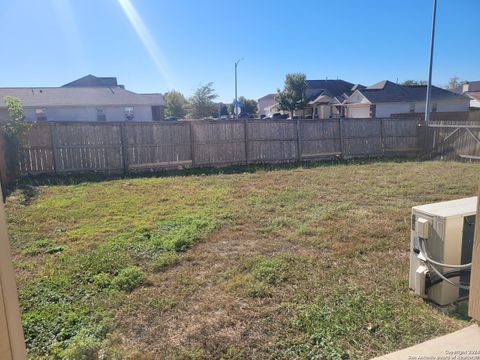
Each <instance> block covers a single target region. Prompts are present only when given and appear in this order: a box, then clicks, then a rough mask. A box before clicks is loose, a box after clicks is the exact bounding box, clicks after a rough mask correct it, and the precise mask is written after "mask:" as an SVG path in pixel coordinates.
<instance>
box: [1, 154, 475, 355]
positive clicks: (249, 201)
mask: <svg viewBox="0 0 480 360" xmlns="http://www.w3.org/2000/svg"><path fill="white" fill-rule="evenodd" d="M245 170H248V171H246V172H242V170H240V171H239V172H237V173H231V174H226V173H225V174H221V173H220V174H219V173H216V174H212V173H210V174H201V173H198V172H197V174H191V175H188V176H182V175H175V174H174V175H171V176H164V177H138V178H126V179H110V180H109V179H105V180H103V181H99V180H98V179H92V180H91V181H87V180H84V181H80V180H78V179H64V180H62V181H58V180H57V181H56V182H55V183H56V184H55V183H53V182H52V183H51V184H50V185H45V184H47V182H46V181H43V182H42V184H43V185H35V186H33V185H29V186H23V187H21V188H19V189H17V190H16V191H15V192H13V193H12V194H11V195H10V196H9V197H8V199H7V216H8V222H9V232H10V238H11V243H12V251H13V253H14V262H15V267H16V274H17V281H18V284H19V287H20V301H21V306H22V311H23V324H24V329H25V337H26V341H27V346H28V349H29V353H30V355H31V356H32V357H33V358H37V357H40V358H41V357H45V358H55V357H57V358H58V357H60V358H67V359H81V358H85V359H88V358H105V359H112V358H113V359H123V358H132V359H154V358H155V359H163V358H175V359H183V358H193V359H203V358H208V359H210V358H224V359H240V358H257V359H265V358H275V359H276V358H310V359H342V358H362V359H363V358H364V359H366V358H370V357H372V356H375V355H381V354H384V353H387V352H390V351H392V350H396V349H399V348H402V347H406V346H409V345H412V344H415V343H418V342H422V341H424V340H426V339H429V338H432V337H435V336H437V335H441V334H445V333H447V332H451V331H454V330H456V329H459V328H461V327H464V326H465V325H466V324H467V321H465V320H462V315H461V314H460V313H452V314H447V315H446V314H443V313H441V312H439V311H437V310H435V309H434V308H432V307H431V306H429V305H428V304H425V303H424V302H423V301H422V300H421V299H418V298H415V297H413V296H412V295H411V294H410V293H409V291H408V281H407V276H408V256H409V234H410V226H409V224H410V217H409V214H410V209H411V207H412V206H414V205H417V204H422V203H429V202H435V201H441V200H449V199H455V198H460V197H466V196H472V195H475V194H476V191H477V189H478V187H477V186H478V179H479V174H480V164H467V163H455V162H422V163H419V162H393V161H392V162H373V163H365V164H360V163H358V164H355V163H349V164H336V165H330V164H329V165H326V164H324V165H312V166H308V167H301V166H297V167H295V166H291V167H284V168H282V167H277V168H270V169H268V168H259V169H256V171H253V170H252V168H249V169H245ZM89 356H90V357H89Z"/></svg>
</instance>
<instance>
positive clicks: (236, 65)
mask: <svg viewBox="0 0 480 360" xmlns="http://www.w3.org/2000/svg"><path fill="white" fill-rule="evenodd" d="M242 60H244V59H243V58H240V59H238V60H237V61H235V104H233V105H234V107H233V109H234V112H235V117H236V118H237V119H238V114H237V111H236V108H237V102H238V98H237V68H238V63H239V62H240V61H242Z"/></svg>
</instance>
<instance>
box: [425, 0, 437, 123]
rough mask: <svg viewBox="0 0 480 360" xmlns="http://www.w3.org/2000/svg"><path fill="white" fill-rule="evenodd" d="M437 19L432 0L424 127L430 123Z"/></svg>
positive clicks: (435, 2) (435, 0) (434, 2)
mask: <svg viewBox="0 0 480 360" xmlns="http://www.w3.org/2000/svg"><path fill="white" fill-rule="evenodd" d="M436 17H437V0H433V18H432V37H431V40H430V63H429V66H428V85H427V98H426V100H425V125H428V123H429V121H430V109H431V106H430V103H431V101H432V99H431V98H432V65H433V46H434V43H435V19H436Z"/></svg>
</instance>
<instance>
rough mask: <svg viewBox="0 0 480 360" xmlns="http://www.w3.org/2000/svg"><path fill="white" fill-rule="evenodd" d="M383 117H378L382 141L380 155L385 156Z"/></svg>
mask: <svg viewBox="0 0 480 360" xmlns="http://www.w3.org/2000/svg"><path fill="white" fill-rule="evenodd" d="M383 126H384V122H383V119H380V139H381V142H382V157H385V129H384V128H383Z"/></svg>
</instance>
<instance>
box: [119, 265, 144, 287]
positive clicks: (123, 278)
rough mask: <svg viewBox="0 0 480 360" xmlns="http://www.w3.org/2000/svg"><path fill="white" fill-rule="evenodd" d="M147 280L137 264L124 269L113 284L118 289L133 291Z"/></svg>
mask: <svg viewBox="0 0 480 360" xmlns="http://www.w3.org/2000/svg"><path fill="white" fill-rule="evenodd" d="M144 280H145V274H144V273H143V271H142V270H140V269H139V268H138V267H136V266H129V267H126V268H125V269H122V270H121V271H120V272H119V273H118V275H117V276H116V277H115V278H114V279H113V281H112V286H114V287H115V288H117V289H118V290H123V291H127V292H130V291H133V290H134V289H135V288H136V287H138V286H140V285H141V284H142V283H143V282H144Z"/></svg>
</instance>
